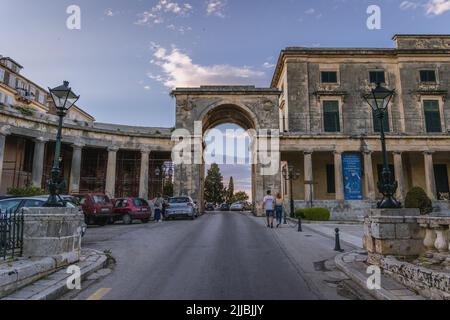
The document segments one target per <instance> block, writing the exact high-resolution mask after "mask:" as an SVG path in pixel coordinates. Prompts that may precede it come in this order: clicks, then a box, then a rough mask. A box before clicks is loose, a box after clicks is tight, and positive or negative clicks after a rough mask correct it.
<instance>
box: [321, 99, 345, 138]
mask: <svg viewBox="0 0 450 320" xmlns="http://www.w3.org/2000/svg"><path fill="white" fill-rule="evenodd" d="M323 122H324V130H325V132H340V131H341V126H340V124H339V101H324V102H323Z"/></svg>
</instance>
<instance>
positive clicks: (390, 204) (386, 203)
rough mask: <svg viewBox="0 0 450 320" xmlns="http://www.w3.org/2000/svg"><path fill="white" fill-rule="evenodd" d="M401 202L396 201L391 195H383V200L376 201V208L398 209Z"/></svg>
mask: <svg viewBox="0 0 450 320" xmlns="http://www.w3.org/2000/svg"><path fill="white" fill-rule="evenodd" d="M401 207H402V204H401V203H400V202H398V201H397V200H396V199H394V198H393V197H392V196H391V197H384V198H383V200H381V201H380V202H378V204H377V208H378V209H398V208H401Z"/></svg>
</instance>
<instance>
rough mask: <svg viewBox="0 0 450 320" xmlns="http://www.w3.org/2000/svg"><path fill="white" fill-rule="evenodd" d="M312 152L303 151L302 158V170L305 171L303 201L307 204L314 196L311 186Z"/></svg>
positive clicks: (312, 186)
mask: <svg viewBox="0 0 450 320" xmlns="http://www.w3.org/2000/svg"><path fill="white" fill-rule="evenodd" d="M312 154H313V153H312V151H305V152H304V153H303V157H304V161H303V162H304V170H305V201H306V202H309V201H311V199H312V200H314V199H313V196H314V189H313V188H314V185H313V165H312Z"/></svg>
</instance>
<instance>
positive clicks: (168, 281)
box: [63, 212, 341, 300]
mask: <svg viewBox="0 0 450 320" xmlns="http://www.w3.org/2000/svg"><path fill="white" fill-rule="evenodd" d="M283 233H284V236H283ZM280 237H281V238H280ZM289 237H295V238H293V239H295V240H291V239H290V238H289ZM299 239H300V238H299V235H298V233H297V232H296V231H295V230H294V228H290V227H287V226H285V227H284V228H282V229H268V228H267V227H266V226H265V225H264V219H262V218H256V217H253V216H250V215H247V214H242V213H232V212H225V213H208V214H206V215H203V216H201V217H199V218H198V219H197V220H195V221H190V220H176V221H165V222H162V223H150V224H139V223H137V224H134V225H121V224H116V225H112V226H106V227H103V228H95V227H94V228H89V229H88V232H87V234H86V236H85V237H84V239H83V246H84V247H88V248H93V249H98V250H102V251H103V250H111V251H112V255H113V256H114V257H115V258H116V260H117V264H116V265H115V266H114V268H113V271H112V272H111V274H109V275H108V276H106V277H105V278H102V279H100V280H98V281H95V282H93V283H89V286H88V287H84V288H83V289H82V291H81V292H76V293H75V292H72V293H70V294H68V295H66V296H65V297H63V299H83V300H85V299H91V300H92V299H94V300H95V299H97V300H100V299H104V300H109V299H120V300H124V299H125V300H127V299H137V300H149V299H151V300H153V299H154V300H158V299H164V300H166V299H167V300H171V299H174V300H185V299H187V300H256V299H257V300H309V299H323V298H341V297H340V296H339V295H338V294H336V293H335V292H336V286H328V287H327V288H326V290H322V289H323V288H321V285H320V283H322V282H324V281H323V280H324V279H323V276H322V273H320V272H319V273H318V272H316V271H317V270H315V268H314V266H313V262H314V261H310V259H315V260H322V259H323V258H325V260H326V259H328V258H332V257H333V256H334V255H335V253H333V251H332V250H331V249H329V248H331V246H332V242H331V241H330V239H326V238H325V237H323V238H320V236H318V235H314V236H312V235H308V234H305V235H304V236H303V238H302V239H303V240H302V245H301V246H300V245H297V244H296V243H292V244H290V243H291V242H294V241H300V240H299ZM318 239H321V241H322V240H323V241H325V244H324V246H323V248H317V250H319V251H321V252H322V253H318V252H315V250H316V249H314V243H318ZM308 241H309V243H308ZM323 241H322V242H323ZM302 247H303V248H305V249H304V254H302V252H301V248H302ZM309 253H310V254H309ZM311 254H312V256H311ZM319 271H320V270H319ZM83 285H85V283H83V284H82V286H83ZM328 291H329V292H331V293H332V294H331V295H330V296H327V297H324V292H325V294H326V292H328Z"/></svg>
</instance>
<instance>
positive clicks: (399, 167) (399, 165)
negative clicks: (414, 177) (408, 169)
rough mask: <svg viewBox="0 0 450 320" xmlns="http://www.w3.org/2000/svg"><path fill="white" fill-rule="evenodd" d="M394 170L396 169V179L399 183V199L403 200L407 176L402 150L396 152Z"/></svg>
mask: <svg viewBox="0 0 450 320" xmlns="http://www.w3.org/2000/svg"><path fill="white" fill-rule="evenodd" d="M394 171H395V180H396V181H397V183H398V188H397V200H399V201H403V200H404V199H405V194H406V192H405V191H406V190H405V188H406V187H405V177H404V174H403V173H404V171H403V160H402V153H401V152H394Z"/></svg>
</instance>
